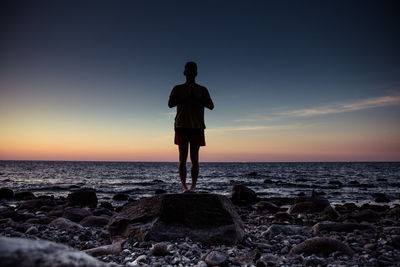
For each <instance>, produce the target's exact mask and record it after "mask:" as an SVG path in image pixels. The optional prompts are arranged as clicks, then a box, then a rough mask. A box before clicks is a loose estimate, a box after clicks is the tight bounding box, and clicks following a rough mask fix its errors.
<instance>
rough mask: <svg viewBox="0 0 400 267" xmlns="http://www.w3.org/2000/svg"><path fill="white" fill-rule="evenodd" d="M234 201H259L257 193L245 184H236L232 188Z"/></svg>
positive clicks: (239, 202)
mask: <svg viewBox="0 0 400 267" xmlns="http://www.w3.org/2000/svg"><path fill="white" fill-rule="evenodd" d="M232 202H233V203H235V204H252V203H255V202H257V194H256V192H254V191H253V190H251V189H250V188H248V187H247V186H244V185H235V186H233V188H232Z"/></svg>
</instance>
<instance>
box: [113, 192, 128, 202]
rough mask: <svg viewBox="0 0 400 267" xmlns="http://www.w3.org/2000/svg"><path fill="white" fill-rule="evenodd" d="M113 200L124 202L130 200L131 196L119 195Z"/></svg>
mask: <svg viewBox="0 0 400 267" xmlns="http://www.w3.org/2000/svg"><path fill="white" fill-rule="evenodd" d="M113 199H114V200H117V201H124V200H128V199H129V195H127V194H124V193H118V194H115V195H114V196H113Z"/></svg>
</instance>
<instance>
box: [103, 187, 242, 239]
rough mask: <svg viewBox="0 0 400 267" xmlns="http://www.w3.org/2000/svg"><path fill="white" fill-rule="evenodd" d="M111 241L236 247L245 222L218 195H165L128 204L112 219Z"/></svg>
mask: <svg viewBox="0 0 400 267" xmlns="http://www.w3.org/2000/svg"><path fill="white" fill-rule="evenodd" d="M108 230H109V232H110V234H111V237H112V238H118V237H121V236H122V237H130V238H133V239H134V240H136V241H144V240H153V241H171V240H176V239H179V238H186V237H188V238H190V239H191V240H193V241H199V242H203V243H212V244H213V243H221V244H228V245H230V244H236V243H237V242H240V241H241V240H242V238H243V236H244V229H243V223H242V220H241V219H240V217H239V215H238V214H237V212H236V210H235V207H234V206H233V205H232V202H231V201H230V200H229V199H228V198H227V197H225V196H222V195H216V194H163V195H157V196H153V197H148V198H142V199H140V200H137V201H133V202H129V203H127V205H125V206H124V207H123V208H122V210H121V212H119V213H117V214H116V215H114V216H113V217H111V219H110V222H109V224H108Z"/></svg>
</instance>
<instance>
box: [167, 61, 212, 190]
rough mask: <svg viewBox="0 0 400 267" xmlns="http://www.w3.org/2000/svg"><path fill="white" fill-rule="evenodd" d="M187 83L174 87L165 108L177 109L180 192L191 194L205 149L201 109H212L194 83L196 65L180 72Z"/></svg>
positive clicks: (210, 102)
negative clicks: (188, 180) (188, 167)
mask: <svg viewBox="0 0 400 267" xmlns="http://www.w3.org/2000/svg"><path fill="white" fill-rule="evenodd" d="M183 74H184V75H185V76H186V82H185V83H184V84H180V85H177V86H175V87H174V88H173V89H172V92H171V94H170V96H169V101H168V106H169V107H170V108H172V107H175V106H176V107H177V108H176V116H175V144H176V145H178V146H179V176H180V178H181V183H182V191H183V193H187V192H191V193H194V192H195V190H196V183H197V177H198V176H199V149H200V147H201V146H205V145H206V142H205V138H204V129H205V128H206V126H205V124H204V107H206V108H208V109H211V110H212V109H213V108H214V103H213V101H212V100H211V97H210V94H209V93H208V90H207V88H205V87H204V86H201V85H198V84H197V83H196V82H195V79H196V76H197V65H196V63H195V62H188V63H186V65H185V71H184V73H183ZM189 144H190V160H191V162H192V169H191V175H192V185H191V187H190V189H188V188H187V186H186V175H187V171H186V161H187V156H188V149H189Z"/></svg>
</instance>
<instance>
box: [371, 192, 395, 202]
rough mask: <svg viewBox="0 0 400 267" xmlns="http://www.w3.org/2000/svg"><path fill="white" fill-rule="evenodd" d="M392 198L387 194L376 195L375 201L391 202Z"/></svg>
mask: <svg viewBox="0 0 400 267" xmlns="http://www.w3.org/2000/svg"><path fill="white" fill-rule="evenodd" d="M391 201H392V200H391V199H390V198H389V197H388V196H387V195H385V194H383V195H380V196H377V197H375V202H378V203H389V202H391Z"/></svg>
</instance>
